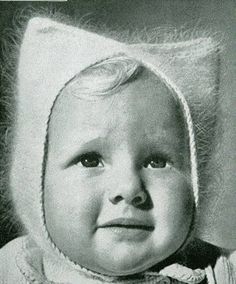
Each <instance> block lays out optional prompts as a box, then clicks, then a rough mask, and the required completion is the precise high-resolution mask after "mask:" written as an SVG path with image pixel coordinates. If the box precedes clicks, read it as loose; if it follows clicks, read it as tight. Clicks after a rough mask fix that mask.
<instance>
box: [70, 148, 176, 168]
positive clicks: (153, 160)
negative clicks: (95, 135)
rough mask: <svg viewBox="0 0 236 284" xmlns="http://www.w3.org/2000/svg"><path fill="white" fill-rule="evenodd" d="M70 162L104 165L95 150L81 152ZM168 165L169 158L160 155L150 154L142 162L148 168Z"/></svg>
mask: <svg viewBox="0 0 236 284" xmlns="http://www.w3.org/2000/svg"><path fill="white" fill-rule="evenodd" d="M89 160H90V161H89ZM72 164H74V165H79V164H81V165H82V167H85V168H98V167H104V163H103V161H102V157H101V155H100V154H98V153H96V152H89V153H85V154H82V155H81V156H79V157H78V158H77V159H76V160H74V161H73V163H72ZM170 165H171V162H169V159H168V158H165V157H161V156H150V157H149V158H147V159H146V160H145V161H144V163H143V167H144V168H150V169H161V168H166V167H168V166H170Z"/></svg>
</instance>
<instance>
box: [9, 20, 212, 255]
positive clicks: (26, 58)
mask: <svg viewBox="0 0 236 284" xmlns="http://www.w3.org/2000/svg"><path fill="white" fill-rule="evenodd" d="M216 51H217V47H216V45H215V44H214V43H213V42H212V40H211V39H210V38H200V39H196V40H190V41H185V42H178V43H165V44H152V45H150V44H135V45H127V44H124V43H120V42H117V41H114V40H111V39H109V38H105V37H103V36H99V35H97V34H94V33H91V32H87V31H85V30H82V29H79V28H75V27H71V26H67V25H64V24H61V23H57V22H54V21H51V20H49V19H45V18H33V19H32V20H30V22H29V24H28V27H27V30H26V32H25V35H24V38H23V43H22V45H21V50H20V58H19V66H18V97H17V116H16V125H15V137H14V143H13V144H14V149H13V154H12V168H11V176H10V182H11V189H12V193H13V199H14V203H15V205H16V211H17V214H18V215H19V216H20V217H21V220H22V222H23V224H24V225H25V227H26V229H27V230H28V232H29V233H30V235H31V236H32V238H33V239H34V240H35V241H36V243H37V244H38V245H39V246H40V247H41V248H42V249H45V250H47V251H50V250H51V251H52V253H57V254H59V255H60V256H62V257H65V256H64V255H63V254H62V253H61V252H60V251H59V249H58V248H56V246H55V244H53V241H52V240H50V237H49V234H48V232H47V228H46V225H45V216H44V200H43V197H44V193H43V186H42V183H43V180H42V179H43V177H42V175H43V159H44V154H45V153H44V147H45V138H46V135H47V127H48V120H49V116H50V113H51V108H52V106H53V103H54V101H55V99H56V97H57V95H58V94H59V92H60V90H61V89H62V88H63V87H64V86H65V84H66V83H67V82H68V81H69V80H70V79H71V78H73V77H74V76H75V75H76V74H78V73H79V72H80V71H82V70H83V69H85V68H86V67H89V66H90V65H92V64H94V63H96V62H99V61H101V60H104V59H106V58H110V57H113V56H115V55H118V54H125V55H127V56H129V57H131V58H134V59H136V60H138V61H140V62H141V63H142V64H143V65H144V66H146V67H148V68H149V69H151V71H153V72H154V73H155V74H156V75H157V76H158V77H160V78H161V79H162V80H164V82H165V83H166V84H167V85H168V86H169V88H171V89H172V90H173V91H174V92H175V94H176V95H177V97H178V98H179V102H180V105H181V107H182V110H183V114H184V117H185V119H186V125H187V129H188V135H189V148H190V160H191V177H192V188H193V194H194V198H195V204H196V207H197V206H198V201H199V183H198V167H197V152H198V151H197V147H196V142H195V136H198V133H197V130H198V125H199V124H198V123H199V120H201V115H199V113H198V114H197V112H195V113H194V109H200V107H199V106H200V105H201V107H202V106H204V107H205V110H206V109H207V108H208V106H211V105H215V102H216V97H217V96H216V95H217V92H216V85H217V76H216V73H217V52H216ZM205 110H204V111H203V112H202V115H203V116H204V115H206V111H205ZM202 119H203V120H204V119H205V121H206V118H205V117H202ZM195 132H196V133H195ZM196 141H197V139H196Z"/></svg>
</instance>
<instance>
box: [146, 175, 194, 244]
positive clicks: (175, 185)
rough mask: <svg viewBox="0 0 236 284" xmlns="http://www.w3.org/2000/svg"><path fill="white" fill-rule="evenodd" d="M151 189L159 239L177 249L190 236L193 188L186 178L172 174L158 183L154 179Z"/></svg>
mask: <svg viewBox="0 0 236 284" xmlns="http://www.w3.org/2000/svg"><path fill="white" fill-rule="evenodd" d="M150 187H151V190H150V194H151V198H152V200H153V214H154V219H155V223H156V229H157V230H156V233H157V235H158V239H159V240H160V242H161V239H162V241H163V244H166V245H167V244H168V243H170V244H171V245H173V247H175V246H176V248H177V247H178V246H180V245H181V243H182V242H183V241H184V240H185V238H186V236H187V235H188V233H189V230H190V227H191V223H192V220H193V207H194V206H193V205H194V200H193V195H192V190H191V186H190V185H189V183H188V182H187V180H186V179H185V178H184V177H182V176H180V175H178V174H171V175H169V176H168V177H166V178H163V179H158V180H156V182H155V179H152V182H151V183H150Z"/></svg>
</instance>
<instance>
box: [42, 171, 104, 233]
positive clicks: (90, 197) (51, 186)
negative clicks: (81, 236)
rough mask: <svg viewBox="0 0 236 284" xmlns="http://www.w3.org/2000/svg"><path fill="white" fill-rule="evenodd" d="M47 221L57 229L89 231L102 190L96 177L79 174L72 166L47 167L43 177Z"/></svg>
mask: <svg viewBox="0 0 236 284" xmlns="http://www.w3.org/2000/svg"><path fill="white" fill-rule="evenodd" d="M44 190H45V199H44V203H45V212H46V221H47V224H50V227H51V228H56V227H57V228H58V230H61V231H73V230H74V231H77V230H78V229H80V230H81V229H83V230H87V231H91V230H92V227H93V224H94V223H95V222H96V219H97V216H98V215H99V212H100V208H101V201H102V190H100V189H99V187H98V184H97V182H96V179H88V178H87V177H86V175H79V174H78V173H76V169H73V170H64V171H63V170H62V171H58V172H56V171H55V170H54V171H50V169H49V170H48V171H47V175H46V177H45V189H44Z"/></svg>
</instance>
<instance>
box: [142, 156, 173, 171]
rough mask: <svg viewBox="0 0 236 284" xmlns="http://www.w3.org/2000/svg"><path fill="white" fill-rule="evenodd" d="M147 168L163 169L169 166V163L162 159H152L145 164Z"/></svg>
mask: <svg viewBox="0 0 236 284" xmlns="http://www.w3.org/2000/svg"><path fill="white" fill-rule="evenodd" d="M143 166H144V167H145V168H152V169H161V168H165V167H167V166H168V162H167V160H166V159H165V158H162V157H151V158H149V159H147V160H146V161H145V162H144V165H143Z"/></svg>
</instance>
